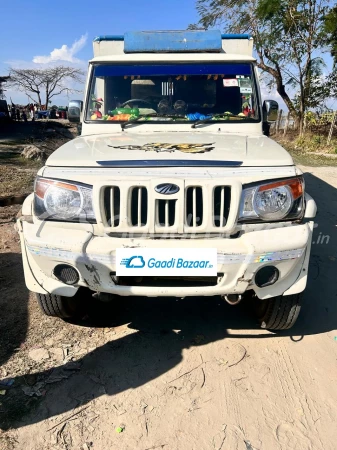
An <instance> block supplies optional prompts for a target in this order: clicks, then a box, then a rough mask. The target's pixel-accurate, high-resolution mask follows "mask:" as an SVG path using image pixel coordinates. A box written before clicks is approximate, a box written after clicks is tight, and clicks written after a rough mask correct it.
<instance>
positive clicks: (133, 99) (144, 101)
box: [120, 98, 152, 108]
mask: <svg viewBox="0 0 337 450" xmlns="http://www.w3.org/2000/svg"><path fill="white" fill-rule="evenodd" d="M136 102H137V103H146V104H148V105H150V106H152V104H151V102H148V101H147V100H143V99H141V98H131V99H130V100H128V101H127V102H124V103H123V104H122V105H121V106H120V108H124V106H126V105H128V104H130V103H136Z"/></svg>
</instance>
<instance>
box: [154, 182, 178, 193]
mask: <svg viewBox="0 0 337 450" xmlns="http://www.w3.org/2000/svg"><path fill="white" fill-rule="evenodd" d="M179 189H180V188H179V186H177V185H176V184H170V183H163V184H158V186H156V187H155V188H154V190H155V191H156V192H158V194H163V195H172V194H176V193H177V192H179Z"/></svg>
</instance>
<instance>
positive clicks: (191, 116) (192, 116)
mask: <svg viewBox="0 0 337 450" xmlns="http://www.w3.org/2000/svg"><path fill="white" fill-rule="evenodd" d="M186 117H187V118H188V120H206V119H211V118H212V116H210V115H208V116H207V115H205V114H200V113H198V112H197V113H191V114H186Z"/></svg>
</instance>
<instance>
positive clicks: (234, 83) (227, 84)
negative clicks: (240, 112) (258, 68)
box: [223, 78, 239, 87]
mask: <svg viewBox="0 0 337 450" xmlns="http://www.w3.org/2000/svg"><path fill="white" fill-rule="evenodd" d="M223 85H224V86H225V87H237V86H239V84H238V80H237V79H236V78H232V79H229V80H226V79H224V80H223Z"/></svg>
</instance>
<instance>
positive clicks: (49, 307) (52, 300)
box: [36, 294, 80, 319]
mask: <svg viewBox="0 0 337 450" xmlns="http://www.w3.org/2000/svg"><path fill="white" fill-rule="evenodd" d="M36 298H37V301H38V303H39V306H40V308H41V310H42V312H43V313H44V314H46V315H47V316H53V317H60V318H61V319H70V318H73V317H75V316H77V315H78V313H79V306H80V304H79V301H78V300H79V299H78V297H77V296H75V297H62V296H61V295H53V294H36Z"/></svg>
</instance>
